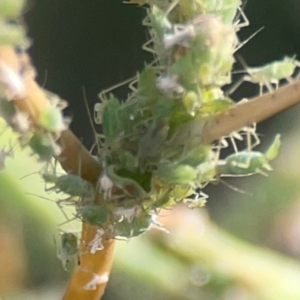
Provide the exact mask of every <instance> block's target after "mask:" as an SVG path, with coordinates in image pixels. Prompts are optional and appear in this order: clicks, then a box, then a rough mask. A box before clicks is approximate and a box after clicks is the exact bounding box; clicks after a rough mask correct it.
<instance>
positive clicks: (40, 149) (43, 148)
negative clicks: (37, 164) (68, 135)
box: [28, 132, 61, 162]
mask: <svg viewBox="0 0 300 300" xmlns="http://www.w3.org/2000/svg"><path fill="white" fill-rule="evenodd" d="M28 145H29V147H30V148H31V150H32V151H33V152H34V153H35V154H36V155H38V158H39V161H45V162H50V161H51V159H52V157H53V156H55V155H59V153H60V151H61V149H60V147H59V146H58V145H57V144H56V143H55V141H54V140H52V137H51V136H50V135H44V134H39V133H37V132H36V133H34V135H33V136H32V138H31V139H30V140H29V142H28Z"/></svg>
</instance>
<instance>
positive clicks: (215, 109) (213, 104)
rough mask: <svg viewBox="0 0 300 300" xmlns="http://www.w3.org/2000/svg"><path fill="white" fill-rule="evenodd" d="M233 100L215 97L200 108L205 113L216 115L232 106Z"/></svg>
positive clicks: (201, 112) (200, 111)
mask: <svg viewBox="0 0 300 300" xmlns="http://www.w3.org/2000/svg"><path fill="white" fill-rule="evenodd" d="M232 105H233V101H232V100H230V99H229V98H221V99H215V100H213V101H209V102H204V103H203V104H202V106H201V108H200V110H199V113H200V114H203V115H215V114H218V113H221V112H223V111H226V110H228V109H229V108H230V107H232Z"/></svg>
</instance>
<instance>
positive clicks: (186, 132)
mask: <svg viewBox="0 0 300 300" xmlns="http://www.w3.org/2000/svg"><path fill="white" fill-rule="evenodd" d="M130 2H131V3H136V4H138V5H143V4H144V3H145V2H147V3H148V5H149V6H148V9H147V11H148V16H147V18H146V19H145V20H144V24H145V25H147V26H149V33H150V37H151V39H150V40H149V41H148V42H147V43H146V44H145V45H144V46H143V48H144V49H145V50H147V51H150V52H151V53H153V55H154V62H153V63H152V64H151V65H149V66H146V67H145V68H144V70H143V71H142V72H141V73H139V74H138V75H137V78H136V79H135V80H133V81H132V83H131V84H130V88H131V89H132V93H131V94H130V95H129V96H128V98H127V99H126V100H125V101H124V102H121V101H119V99H117V98H116V97H115V96H114V95H113V94H111V93H109V92H110V91H111V90H112V89H113V88H116V87H118V86H120V85H116V86H114V87H113V88H112V89H111V90H106V91H105V92H102V93H100V95H99V96H100V100H101V102H100V103H97V104H96V105H95V110H94V121H95V122H96V123H97V124H101V125H102V134H96V144H97V145H98V148H99V149H98V150H99V155H98V157H97V159H98V160H99V162H101V164H102V166H103V170H102V173H101V175H100V177H99V180H98V185H97V195H99V196H100V197H96V199H97V201H96V202H95V201H94V202H91V203H89V204H87V205H82V206H79V207H78V209H77V216H78V217H79V218H81V219H82V220H83V221H85V222H88V223H89V224H91V225H94V226H98V228H99V231H98V233H97V236H96V237H95V240H94V243H93V245H91V251H92V252H94V251H95V249H101V240H102V239H103V238H104V237H120V238H127V239H128V238H131V237H133V236H136V235H139V234H141V233H143V232H144V231H146V230H147V229H148V228H149V227H151V225H152V226H154V225H155V221H154V217H155V214H156V213H157V212H158V211H159V210H160V209H161V208H166V207H169V206H171V205H173V204H175V203H177V202H180V201H182V200H184V202H185V203H186V204H187V206H188V207H190V208H195V207H201V206H203V205H204V203H205V201H206V199H207V195H205V194H204V193H203V192H200V193H199V189H203V188H204V187H205V186H206V185H207V184H208V183H209V182H211V181H216V180H218V179H219V178H221V177H226V176H248V175H251V174H254V173H261V174H264V171H263V170H266V171H269V170H271V167H270V166H269V164H268V163H269V162H270V161H271V160H273V159H274V158H275V157H276V156H277V154H278V151H279V147H280V138H279V135H278V136H276V138H275V140H274V142H273V143H272V144H271V145H270V146H269V149H268V150H267V151H266V152H265V153H261V152H258V151H254V150H253V149H252V147H253V145H252V144H251V140H252V138H253V137H254V138H255V139H256V141H257V142H259V140H258V137H257V136H256V134H255V130H254V129H253V128H252V127H249V128H244V129H243V130H242V133H241V134H235V135H232V136H231V137H230V140H232V141H233V143H234V138H235V137H237V138H242V139H243V137H244V136H247V139H246V140H247V142H246V143H245V148H246V149H245V150H243V151H239V150H237V149H236V151H235V153H234V154H232V155H230V156H228V157H227V158H225V159H222V160H221V159H220V158H219V153H220V149H221V148H222V147H223V145H225V144H226V143H227V142H225V141H226V140H225V138H223V139H222V140H221V141H220V142H219V146H212V145H207V144H203V143H202V138H201V135H202V130H203V127H204V125H205V122H206V120H207V118H209V117H210V116H212V115H214V114H217V113H220V112H223V111H226V110H227V109H229V108H230V107H231V106H232V105H233V101H232V100H231V99H230V98H228V97H226V96H224V93H223V91H222V89H221V88H222V86H223V85H225V84H228V83H231V70H232V66H233V64H234V62H235V58H234V56H233V54H234V53H235V52H236V50H237V49H238V48H239V45H240V44H241V43H240V42H239V40H238V38H237V35H236V31H238V30H240V28H242V27H243V26H247V24H248V20H247V19H246V17H245V15H244V13H243V12H242V10H241V8H240V5H241V2H240V1H239V0H236V1H210V0H207V1H204V0H202V1H199V0H196V1H184V0H182V1H179V0H177V1H173V2H172V3H170V2H169V1H155V0H149V1H130ZM297 64H298V62H297V61H296V60H295V59H294V58H291V59H288V58H285V59H284V60H283V61H282V62H276V63H271V64H270V65H268V66H264V67H262V68H247V69H246V70H245V72H247V73H248V74H249V75H247V76H248V77H245V78H244V79H245V80H249V78H251V80H252V82H254V83H258V84H260V85H264V86H267V87H268V86H269V85H272V84H273V83H278V81H279V80H281V79H285V78H286V77H289V78H290V77H291V75H292V74H293V73H294V71H295V68H296V66H297ZM191 195H194V197H193V198H192V197H189V196H191ZM156 225H157V224H156Z"/></svg>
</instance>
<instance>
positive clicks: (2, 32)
mask: <svg viewBox="0 0 300 300" xmlns="http://www.w3.org/2000/svg"><path fill="white" fill-rule="evenodd" d="M1 1H2V0H1ZM26 41H27V39H26V34H25V30H24V28H23V27H22V26H20V25H16V24H12V23H8V22H3V21H1V20H0V46H12V47H14V46H17V45H21V44H24V43H25V42H26Z"/></svg>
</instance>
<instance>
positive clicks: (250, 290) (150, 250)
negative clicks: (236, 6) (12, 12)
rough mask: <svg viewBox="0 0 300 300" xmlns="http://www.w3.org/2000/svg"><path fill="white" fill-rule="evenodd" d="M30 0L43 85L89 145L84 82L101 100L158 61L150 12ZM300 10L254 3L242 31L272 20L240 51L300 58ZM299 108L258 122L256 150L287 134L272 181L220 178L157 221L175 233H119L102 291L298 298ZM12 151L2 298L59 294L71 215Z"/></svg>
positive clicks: (3, 201) (254, 57) (89, 1)
mask: <svg viewBox="0 0 300 300" xmlns="http://www.w3.org/2000/svg"><path fill="white" fill-rule="evenodd" d="M29 4H30V5H28V9H27V10H26V13H25V21H26V24H27V26H28V30H29V34H30V36H31V37H32V39H33V44H32V47H31V48H30V54H31V56H32V59H33V63H34V65H35V66H36V68H37V71H38V74H39V76H38V81H39V82H40V83H41V84H43V85H44V86H45V87H46V88H47V89H49V90H51V91H52V92H55V93H57V94H59V95H60V96H61V97H62V98H64V99H66V100H68V101H69V102H70V108H69V110H68V111H67V112H66V113H67V114H71V115H73V117H74V121H73V123H72V125H71V127H72V129H73V130H74V132H75V133H76V134H77V136H79V137H83V142H84V143H85V145H86V146H87V147H89V146H90V145H91V144H92V142H93V135H92V133H91V129H90V125H89V122H88V118H87V114H86V113H85V110H84V103H83V98H82V93H81V88H82V85H84V86H85V87H86V90H87V95H88V100H89V103H90V107H91V108H92V107H93V104H94V103H95V102H96V101H97V93H98V92H99V91H100V90H101V89H104V88H107V87H109V86H110V85H112V84H114V83H117V82H120V81H122V80H124V79H126V78H128V77H130V76H133V75H134V74H135V72H136V70H140V69H141V68H142V67H143V63H144V61H150V60H151V56H149V55H148V54H146V53H144V52H142V51H141V50H140V45H141V44H142V42H143V41H145V40H146V37H147V33H146V31H145V29H144V28H143V27H142V26H141V25H140V23H141V20H142V18H143V16H144V14H145V11H144V9H143V8H137V7H135V6H130V5H125V4H122V1H121V0H111V1H107V0H106V1H104V0H97V1H96V0H85V1H83V0H76V1H73V0H64V1H61V0H59V1H58V0H43V1H42V0H36V1H30V3H29ZM299 9H300V1H284V2H283V1H270V0H263V1H262V0H261V1H259V0H252V1H249V3H248V4H247V6H246V13H247V16H248V17H249V19H250V23H251V26H250V27H249V28H247V29H245V30H242V31H241V40H243V39H245V38H247V37H248V36H249V35H250V34H251V33H253V32H254V31H255V30H257V29H259V28H260V27H262V26H265V29H264V30H263V31H262V32H261V33H260V34H259V35H258V36H257V37H255V38H254V39H253V40H251V41H250V42H249V43H248V44H247V45H246V46H245V47H244V48H243V49H242V50H241V52H240V54H241V55H242V56H243V57H244V59H245V60H246V61H247V63H248V64H249V65H259V64H262V63H266V62H268V61H271V60H273V59H280V58H282V57H283V55H284V54H289V55H292V54H297V53H298V59H299V54H300V46H299V44H300V41H299V39H297V38H296V37H297V34H298V30H297V29H298V26H299V25H298V23H299V22H298V23H297V20H296V16H297V14H296V12H297V11H298V12H299ZM279 20H280V22H279ZM120 45H121V46H120ZM239 68H240V67H239V66H237V69H239ZM127 92H128V90H127V89H123V90H121V91H119V95H120V96H122V95H123V96H124V95H126V94H127ZM257 94H258V87H256V86H254V85H250V84H245V85H244V86H243V87H242V88H241V89H239V90H238V91H237V92H236V93H235V94H234V97H235V98H236V99H237V100H238V99H241V98H243V97H250V96H253V95H257ZM299 110H300V109H299V106H296V107H294V108H292V109H289V110H287V111H285V112H284V113H282V114H280V115H279V116H276V117H273V118H272V119H271V120H268V121H267V122H263V123H262V124H260V125H259V127H258V132H259V133H261V134H262V137H261V138H262V144H261V145H260V146H259V147H260V148H259V149H261V150H264V149H266V147H267V145H268V143H269V142H270V141H271V140H272V139H273V137H274V135H275V133H277V132H279V133H282V149H281V152H280V155H279V157H278V158H277V159H276V160H275V161H274V163H272V166H273V167H274V172H272V173H270V175H269V176H268V177H263V176H262V175H255V176H252V177H248V178H243V179H234V178H233V179H226V181H227V182H228V183H230V184H231V185H234V186H236V187H238V188H239V189H241V190H243V191H245V192H246V194H242V193H239V192H235V191H233V190H231V189H229V188H228V187H227V186H225V185H223V184H221V183H219V184H218V185H212V184H211V185H210V186H208V187H207V188H206V189H205V190H204V192H205V193H208V194H209V196H210V198H209V200H208V204H207V206H206V208H204V209H201V210H188V209H185V208H184V207H181V206H178V207H177V208H174V209H173V210H168V211H163V212H161V214H160V217H159V221H160V222H161V223H163V224H165V227H166V228H168V230H169V231H170V233H169V234H166V233H164V232H160V231H158V230H152V231H149V232H147V233H146V234H144V235H143V236H141V237H138V238H135V239H132V240H131V241H129V242H124V241H118V245H117V251H116V257H115V262H114V267H113V272H112V274H111V277H110V281H109V284H108V287H107V291H106V294H105V296H104V297H103V299H105V300H109V299H114V300H123V299H124V300H125V299H126V300H128V299H143V300H150V299H151V300H152V299H156V300H169V299H170V300H171V299H172V300H177V299H178V300H185V299H187V300H194V299H195V300H198V299H204V300H210V299H212V300H214V299H221V300H250V299H251V300H252V299H254V300H255V299H258V300H274V299H275V300H276V299H278V300H282V299H287V300H298V299H300V261H299V258H300V217H299V216H300V184H299V181H300V159H299V153H300V142H299V138H298V136H299V133H298V128H299V126H300V124H299V121H298V120H297V119H298V116H299ZM1 128H2V129H1V131H0V133H1V132H2V131H3V129H4V127H3V126H2V127H1ZM9 141H12V142H11V143H12V144H13V145H15V141H14V137H13V135H12V133H11V132H10V131H9V130H6V131H5V132H4V133H3V134H2V135H1V136H0V146H1V148H3V147H4V146H5V147H6V149H7V148H8V147H9V146H8V145H9V144H8V142H9ZM229 151H230V150H229ZM14 152H15V153H14V157H8V158H7V160H6V167H5V170H4V171H1V172H0V233H1V243H0V254H1V255H0V296H2V297H3V299H12V300H15V299H17V300H19V299H22V300H23V299H25V300H27V299H28V300H31V299H33V300H34V299H60V298H61V295H62V293H63V290H64V288H65V286H66V283H67V280H68V277H69V275H70V273H69V272H66V271H64V270H63V268H62V264H61V262H60V261H59V260H58V258H57V256H56V251H57V250H56V248H55V243H54V238H56V240H58V236H57V224H59V223H61V222H63V221H64V216H63V214H62V213H61V212H60V210H59V209H58V208H57V206H56V205H55V203H53V202H51V201H47V200H45V199H42V198H39V197H36V196H31V195H29V194H28V193H34V194H37V195H40V196H44V197H48V198H51V199H56V198H55V197H56V195H55V194H50V195H48V193H46V192H45V191H44V188H45V187H44V183H43V181H42V180H41V178H40V177H39V175H38V174H32V175H30V176H27V177H25V178H23V179H21V178H22V177H24V176H26V175H29V174H31V173H34V172H38V171H39V170H40V169H41V168H42V165H40V164H39V163H38V162H37V161H36V159H35V158H34V157H32V156H31V155H30V152H29V151H28V150H26V149H25V150H20V149H18V148H15V151H14ZM70 213H71V212H70ZM78 225H79V224H68V225H67V228H69V229H75V228H78Z"/></svg>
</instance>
